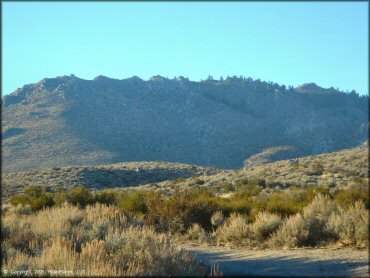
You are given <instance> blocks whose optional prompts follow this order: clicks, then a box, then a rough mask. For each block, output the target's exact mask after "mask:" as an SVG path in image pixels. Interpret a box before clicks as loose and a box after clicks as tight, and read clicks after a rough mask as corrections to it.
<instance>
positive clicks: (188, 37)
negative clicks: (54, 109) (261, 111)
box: [2, 2, 369, 94]
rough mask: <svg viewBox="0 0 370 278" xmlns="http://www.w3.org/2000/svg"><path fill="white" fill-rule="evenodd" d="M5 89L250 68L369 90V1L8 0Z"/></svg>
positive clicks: (269, 75)
mask: <svg viewBox="0 0 370 278" xmlns="http://www.w3.org/2000/svg"><path fill="white" fill-rule="evenodd" d="M2 5H3V10H2V20H3V32H2V36H3V37H2V43H3V45H2V51H3V53H2V55H3V56H2V57H3V61H2V69H3V76H2V81H3V87H2V92H3V94H8V93H11V92H13V91H14V90H15V89H17V88H18V87H22V86H23V85H25V84H28V83H35V82H38V81H39V80H41V79H42V78H45V77H56V76H60V75H69V74H75V75H76V76H78V77H80V78H84V79H92V78H94V77H95V76H97V75H105V76H108V77H112V78H118V79H123V78H128V77H131V76H133V75H137V76H139V77H141V78H143V79H148V78H149V77H151V76H153V75H156V74H160V75H162V76H165V77H169V78H172V77H174V76H179V75H183V76H187V77H189V78H190V79H191V80H196V81H198V80H200V79H205V78H206V77H207V76H208V75H209V74H210V75H212V76H213V77H214V78H215V79H218V78H219V77H220V76H221V75H223V76H224V77H225V76H227V75H238V76H239V75H244V76H247V77H252V78H260V79H261V80H265V81H273V82H277V83H279V84H285V85H293V86H297V85H300V84H302V83H307V82H315V83H317V84H318V85H320V86H323V87H325V88H328V87H331V86H333V87H335V88H337V87H339V88H340V89H342V90H352V89H355V90H356V91H358V92H359V93H361V94H365V93H368V74H369V72H368V58H369V57H368V43H369V42H368V3H367V2H357V3H350V2H337V3H322V2H321V3H314V2H300V3H299V2H280V3H267V2H264V3H254V2H233V3H226V2H222V3H217V2H203V3H195V2H190V3H186V2H171V3H165V2H154V3H149V2H142V3H138V2H136V3H135V2H108V3H107V2H106V3H103V2H90V3H82V2H80V3H72V2H60V3H58V2H49V3H41V2H39V3H38V2H33V3H25V2H20V3H14V2H3V4H2Z"/></svg>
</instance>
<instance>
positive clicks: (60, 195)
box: [54, 191, 67, 206]
mask: <svg viewBox="0 0 370 278" xmlns="http://www.w3.org/2000/svg"><path fill="white" fill-rule="evenodd" d="M54 201H55V205H57V206H61V205H63V204H64V203H65V202H67V194H66V192H64V191H61V192H57V193H55V196H54Z"/></svg>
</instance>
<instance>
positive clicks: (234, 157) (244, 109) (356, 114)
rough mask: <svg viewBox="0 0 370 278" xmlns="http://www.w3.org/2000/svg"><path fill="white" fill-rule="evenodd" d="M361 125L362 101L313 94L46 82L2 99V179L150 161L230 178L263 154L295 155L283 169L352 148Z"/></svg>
mask: <svg viewBox="0 0 370 278" xmlns="http://www.w3.org/2000/svg"><path fill="white" fill-rule="evenodd" d="M367 121H368V98H367V97H359V96H358V95H357V94H355V93H351V94H347V93H343V92H339V91H336V90H335V89H333V88H330V89H324V88H321V87H319V86H317V85H316V84H304V85H302V86H300V87H297V88H295V89H294V88H289V89H287V88H286V87H285V86H280V85H278V84H275V83H271V82H262V81H260V80H253V79H251V78H237V77H231V78H227V79H225V80H223V81H218V80H213V79H208V80H205V81H201V82H192V81H190V80H188V79H186V78H183V77H178V78H175V79H167V78H163V77H161V76H154V77H152V78H151V79H150V80H148V81H144V80H142V79H140V78H138V77H132V78H128V79H123V80H117V79H111V78H108V77H104V76H98V77H96V78H95V79H93V80H83V79H80V78H77V77H76V76H74V75H71V76H62V77H57V78H46V79H43V80H41V81H40V82H38V83H35V84H30V85H25V86H24V87H23V88H20V89H18V90H16V91H15V92H14V93H12V94H10V95H8V96H5V97H3V106H2V159H3V160H2V162H3V163H2V169H3V171H4V172H15V171H25V170H34V169H40V168H45V167H63V166H92V165H101V164H112V163H119V162H132V161H155V160H160V161H168V162H179V163H186V164H195V165H202V166H216V167H218V168H224V169H237V168H240V167H242V166H243V161H244V160H245V159H247V158H249V157H251V156H252V155H255V154H257V153H261V152H262V151H263V150H265V149H266V148H274V147H275V148H276V147H281V146H289V147H290V148H292V150H294V151H291V152H287V153H286V154H285V155H279V157H278V159H283V158H295V157H298V156H302V155H313V154H319V153H323V152H331V151H335V150H339V149H345V148H350V147H354V146H356V145H358V144H359V143H361V142H362V141H363V140H365V139H366V137H367Z"/></svg>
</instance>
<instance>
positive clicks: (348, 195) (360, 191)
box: [334, 184, 370, 209]
mask: <svg viewBox="0 0 370 278" xmlns="http://www.w3.org/2000/svg"><path fill="white" fill-rule="evenodd" d="M368 193H369V191H368V186H367V185H365V184H363V185H356V186H352V187H350V188H348V189H342V190H340V191H339V192H338V193H337V194H336V195H335V197H334V201H335V202H336V203H337V204H338V205H340V206H341V207H344V208H347V207H349V206H350V205H352V204H354V203H355V202H356V201H360V200H361V201H362V202H364V204H365V206H366V208H367V209H369V208H370V207H369V194H368Z"/></svg>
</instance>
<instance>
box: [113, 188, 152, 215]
mask: <svg viewBox="0 0 370 278" xmlns="http://www.w3.org/2000/svg"><path fill="white" fill-rule="evenodd" d="M147 198H148V194H147V193H143V192H124V193H123V194H122V195H121V196H120V200H119V201H118V206H119V208H120V209H122V210H123V211H127V212H132V213H133V214H135V215H144V214H146V213H147V212H148V207H147V204H146V203H147Z"/></svg>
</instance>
